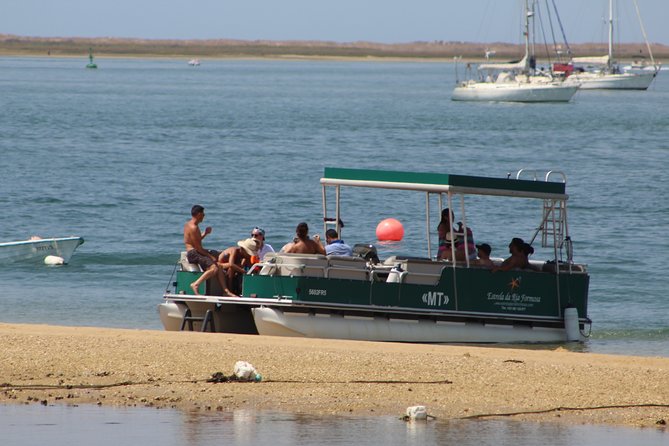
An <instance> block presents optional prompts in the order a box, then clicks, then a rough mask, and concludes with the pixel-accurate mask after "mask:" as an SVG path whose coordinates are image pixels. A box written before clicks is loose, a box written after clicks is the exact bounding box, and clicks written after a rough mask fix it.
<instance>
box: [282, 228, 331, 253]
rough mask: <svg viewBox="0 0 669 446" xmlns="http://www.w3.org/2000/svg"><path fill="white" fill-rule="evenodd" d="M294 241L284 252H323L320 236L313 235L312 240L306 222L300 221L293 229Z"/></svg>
mask: <svg viewBox="0 0 669 446" xmlns="http://www.w3.org/2000/svg"><path fill="white" fill-rule="evenodd" d="M295 238H296V240H295V242H294V243H293V245H292V246H291V247H289V248H288V249H287V250H286V252H289V253H298V254H323V255H325V248H324V247H323V245H321V242H320V237H318V235H315V236H314V238H313V240H312V239H310V238H309V226H308V225H307V224H306V223H300V224H299V225H297V228H296V229H295Z"/></svg>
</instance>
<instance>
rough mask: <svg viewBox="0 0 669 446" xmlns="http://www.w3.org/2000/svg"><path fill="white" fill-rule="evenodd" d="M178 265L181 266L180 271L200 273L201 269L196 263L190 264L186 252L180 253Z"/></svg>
mask: <svg viewBox="0 0 669 446" xmlns="http://www.w3.org/2000/svg"><path fill="white" fill-rule="evenodd" d="M179 264H180V265H181V271H190V272H192V273H201V272H202V268H201V267H200V265H198V264H197V263H190V262H189V261H188V258H187V257H186V251H181V257H180V258H179Z"/></svg>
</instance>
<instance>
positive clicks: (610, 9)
mask: <svg viewBox="0 0 669 446" xmlns="http://www.w3.org/2000/svg"><path fill="white" fill-rule="evenodd" d="M608 65H609V68H611V66H612V65H613V0H609V63H608Z"/></svg>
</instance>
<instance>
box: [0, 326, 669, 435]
mask: <svg viewBox="0 0 669 446" xmlns="http://www.w3.org/2000/svg"><path fill="white" fill-rule="evenodd" d="M0 339H2V341H3V342H2V348H1V349H0V402H2V403H4V404H7V403H18V404H45V405H52V404H68V405H79V404H98V405H105V406H138V407H141V406H146V407H158V408H165V407H169V408H177V409H181V410H184V411H190V410H199V411H216V410H219V411H227V410H233V409H236V408H253V409H259V410H262V409H272V410H284V411H296V412H309V413H318V414H352V415H364V416H370V415H371V416H374V415H397V416H398V417H399V416H401V415H403V414H404V412H405V410H406V408H407V407H408V406H413V405H425V406H427V409H428V413H429V414H430V415H433V416H435V417H437V418H439V419H461V418H469V417H472V418H476V417H483V418H487V417H493V416H501V417H505V418H508V417H510V418H512V419H514V420H527V421H551V422H560V423H570V424H582V423H604V424H613V425H624V426H645V427H650V426H654V427H660V428H662V427H664V426H665V423H666V422H667V421H669V358H648V357H632V356H612V355H599V354H591V353H575V352H570V351H567V350H565V349H563V348H558V349H556V350H531V349H509V348H493V347H482V346H445V345H418V344H396V343H375V342H355V341H341V340H321V339H297V338H277V337H265V336H241V335H225V334H210V333H191V332H163V331H148V330H122V329H106V328H85V327H60V326H47V325H18V324H0ZM238 360H244V361H248V362H250V363H251V364H253V365H254V366H255V367H256V368H257V369H258V371H259V372H260V373H261V374H262V376H263V380H262V382H259V383H253V382H251V383H246V382H224V383H212V382H207V380H208V379H209V378H211V377H212V375H213V374H215V373H217V372H222V373H223V374H225V375H231V374H232V370H233V366H234V363H235V362H236V361H238Z"/></svg>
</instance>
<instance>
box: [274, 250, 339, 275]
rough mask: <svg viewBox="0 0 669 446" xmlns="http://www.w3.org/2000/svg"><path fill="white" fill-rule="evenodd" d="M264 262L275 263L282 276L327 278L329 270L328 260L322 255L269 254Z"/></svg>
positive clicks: (277, 271)
mask: <svg viewBox="0 0 669 446" xmlns="http://www.w3.org/2000/svg"><path fill="white" fill-rule="evenodd" d="M264 261H265V262H268V261H273V263H274V264H275V267H276V273H278V275H280V276H303V277H325V274H326V271H327V268H328V258H327V257H325V256H324V255H321V254H292V253H291V254H289V253H282V252H281V253H274V255H270V253H268V254H267V255H266V256H265V259H264ZM261 274H262V272H261Z"/></svg>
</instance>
